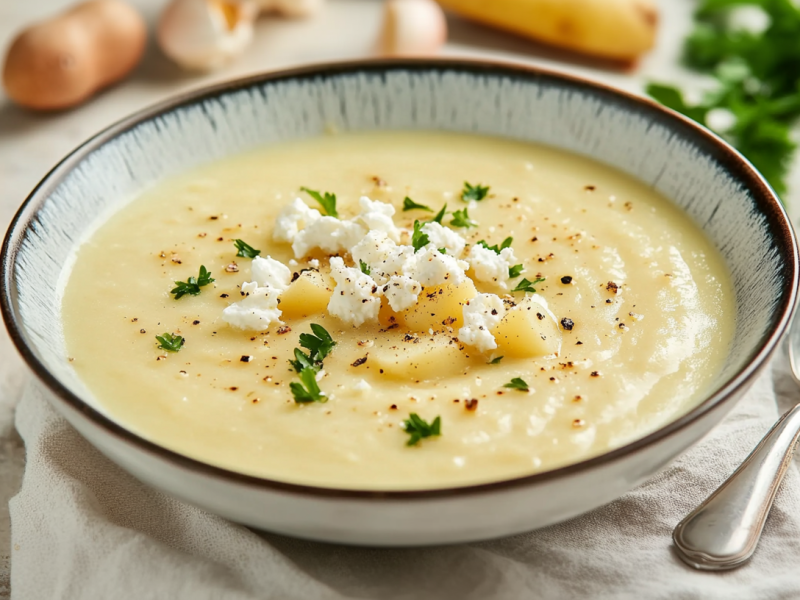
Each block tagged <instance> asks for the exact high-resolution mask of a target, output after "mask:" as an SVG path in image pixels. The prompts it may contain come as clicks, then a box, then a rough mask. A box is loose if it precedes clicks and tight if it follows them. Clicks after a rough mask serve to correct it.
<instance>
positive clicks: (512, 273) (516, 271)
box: [508, 265, 525, 279]
mask: <svg viewBox="0 0 800 600" xmlns="http://www.w3.org/2000/svg"><path fill="white" fill-rule="evenodd" d="M524 270H525V267H523V266H522V265H514V266H513V267H508V278H509V279H514V277H519V276H520V275H522V272H523V271H524Z"/></svg>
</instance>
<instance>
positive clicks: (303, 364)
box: [289, 348, 322, 373]
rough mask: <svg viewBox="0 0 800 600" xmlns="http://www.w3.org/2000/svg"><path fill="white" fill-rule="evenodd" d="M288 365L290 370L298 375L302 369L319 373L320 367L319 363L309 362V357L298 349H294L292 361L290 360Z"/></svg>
mask: <svg viewBox="0 0 800 600" xmlns="http://www.w3.org/2000/svg"><path fill="white" fill-rule="evenodd" d="M289 364H290V365H292V368H293V369H294V370H295V371H297V372H298V373H300V372H301V371H302V370H303V369H314V370H315V371H319V369H320V368H321V365H322V363H321V362H319V363H317V362H314V361H313V360H311V357H310V356H309V355H308V354H306V353H305V352H303V351H302V350H300V348H295V349H294V360H292V359H291V358H290V359H289Z"/></svg>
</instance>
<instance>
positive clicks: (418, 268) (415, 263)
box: [405, 244, 469, 285]
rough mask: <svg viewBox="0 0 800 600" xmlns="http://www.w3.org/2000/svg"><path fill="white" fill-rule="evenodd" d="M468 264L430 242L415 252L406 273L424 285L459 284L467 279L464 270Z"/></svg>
mask: <svg viewBox="0 0 800 600" xmlns="http://www.w3.org/2000/svg"><path fill="white" fill-rule="evenodd" d="M468 266H469V265H468V264H467V263H465V262H464V261H463V260H458V259H457V258H456V257H454V256H450V255H449V254H442V253H441V252H439V250H438V249H437V248H436V247H435V246H433V244H428V245H427V246H425V247H424V248H421V249H420V250H419V252H417V253H416V254H414V258H413V260H411V261H409V263H408V264H407V265H406V268H405V274H406V275H408V276H410V277H412V278H413V279H416V280H417V281H419V282H420V283H421V284H422V285H442V284H444V283H452V284H453V285H458V284H460V283H461V282H462V281H464V279H466V275H465V274H464V271H465V270H466V269H467V268H468Z"/></svg>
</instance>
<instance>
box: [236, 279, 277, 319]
mask: <svg viewBox="0 0 800 600" xmlns="http://www.w3.org/2000/svg"><path fill="white" fill-rule="evenodd" d="M242 292H243V293H244V294H246V297H245V299H244V300H240V301H239V302H235V303H233V304H231V305H229V306H227V307H226V308H225V309H224V310H223V311H222V320H223V321H225V322H226V323H228V324H229V325H232V326H233V327H238V328H240V329H251V330H256V331H265V330H266V329H268V328H269V326H270V324H271V323H274V322H276V321H280V317H281V309H279V308H278V296H279V295H280V290H278V289H276V288H273V287H259V286H258V283H257V282H255V281H251V282H249V283H243V284H242Z"/></svg>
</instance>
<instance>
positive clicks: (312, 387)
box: [289, 368, 328, 404]
mask: <svg viewBox="0 0 800 600" xmlns="http://www.w3.org/2000/svg"><path fill="white" fill-rule="evenodd" d="M300 381H302V383H297V382H296V381H293V382H292V383H290V384H289V387H290V388H291V390H292V395H293V396H294V401H295V402H297V403H298V404H308V403H309V402H327V401H328V396H327V395H326V394H325V392H323V391H322V390H320V389H319V386H318V385H317V370H316V369H312V368H305V369H303V370H302V371H300Z"/></svg>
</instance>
